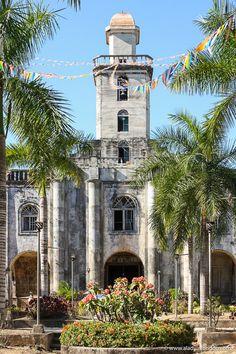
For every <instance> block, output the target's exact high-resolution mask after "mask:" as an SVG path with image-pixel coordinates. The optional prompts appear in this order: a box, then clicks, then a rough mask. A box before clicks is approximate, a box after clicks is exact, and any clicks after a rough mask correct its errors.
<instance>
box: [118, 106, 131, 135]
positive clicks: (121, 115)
mask: <svg viewBox="0 0 236 354" xmlns="http://www.w3.org/2000/svg"><path fill="white" fill-rule="evenodd" d="M117 117H118V132H128V131H129V115H128V112H127V111H125V110H123V111H120V112H118V116H117Z"/></svg>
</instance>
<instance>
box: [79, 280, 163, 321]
mask: <svg viewBox="0 0 236 354" xmlns="http://www.w3.org/2000/svg"><path fill="white" fill-rule="evenodd" d="M88 292H89V293H88V295H87V296H86V297H84V299H82V300H81V301H80V307H81V308H82V309H86V310H87V311H89V312H90V313H91V314H92V315H93V316H96V318H97V319H98V320H99V321H109V322H123V323H126V322H132V323H142V322H143V321H151V322H153V321H154V320H155V319H156V318H157V316H158V315H159V314H160V313H162V311H163V306H164V302H163V300H162V299H159V298H157V297H156V296H155V292H154V286H153V285H152V284H150V283H147V282H146V281H145V279H144V277H138V278H133V280H132V282H131V284H129V283H128V280H127V278H118V279H116V280H115V284H114V285H113V286H109V287H108V288H107V289H105V290H102V289H101V288H100V287H99V286H98V285H97V284H96V283H90V284H88Z"/></svg>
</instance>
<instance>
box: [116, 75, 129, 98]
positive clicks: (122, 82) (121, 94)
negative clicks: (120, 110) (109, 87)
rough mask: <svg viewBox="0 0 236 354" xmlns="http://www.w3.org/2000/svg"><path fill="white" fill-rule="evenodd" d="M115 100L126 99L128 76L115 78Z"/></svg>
mask: <svg viewBox="0 0 236 354" xmlns="http://www.w3.org/2000/svg"><path fill="white" fill-rule="evenodd" d="M117 86H118V89H117V101H127V100H128V78H127V77H125V76H124V77H119V78H118V79H117Z"/></svg>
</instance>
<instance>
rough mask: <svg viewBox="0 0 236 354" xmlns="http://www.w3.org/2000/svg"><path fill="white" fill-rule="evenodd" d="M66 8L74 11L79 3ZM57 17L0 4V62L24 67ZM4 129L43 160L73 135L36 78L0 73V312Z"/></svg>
mask: <svg viewBox="0 0 236 354" xmlns="http://www.w3.org/2000/svg"><path fill="white" fill-rule="evenodd" d="M68 4H69V5H70V6H74V8H75V9H78V8H79V5H80V1H79V0H73V1H72V0H71V1H68ZM57 19H58V11H50V10H49V7H48V6H44V4H43V2H39V3H34V2H29V1H12V0H7V1H5V0H4V1H3V0H1V1H0V60H1V61H5V62H6V63H7V64H10V63H14V65H16V66H17V67H22V68H24V67H26V66H27V65H28V64H29V62H30V60H31V59H33V58H34V56H35V54H36V53H37V52H38V50H39V49H40V47H41V46H42V44H43V43H44V42H45V40H46V39H48V38H49V39H52V38H53V37H54V34H55V32H56V30H57V29H58V27H59V26H58V21H57ZM9 131H11V133H12V134H13V135H14V136H15V137H16V138H17V140H18V141H20V143H21V144H24V145H25V144H26V145H29V146H31V147H33V148H35V150H38V153H39V154H40V155H41V158H42V159H43V158H44V157H45V151H47V148H48V145H47V143H48V141H49V142H50V145H51V146H53V144H54V142H55V141H58V139H57V137H58V136H66V137H68V138H69V137H70V136H71V135H72V133H73V129H72V126H71V120H70V114H69V109H68V104H67V102H66V100H65V99H64V98H63V97H62V96H61V94H60V93H58V92H57V91H55V90H53V89H52V88H49V87H47V86H46V85H45V83H44V82H43V81H41V79H38V80H34V81H30V80H28V79H23V78H20V77H18V76H14V77H12V76H11V75H10V74H9V73H5V72H4V73H3V72H1V73H0V312H1V311H2V309H3V308H4V306H5V268H6V264H5V259H6V160H5V140H6V137H7V134H8V132H9ZM44 147H45V148H46V149H45V150H44ZM40 155H39V156H40Z"/></svg>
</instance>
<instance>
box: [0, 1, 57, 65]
mask: <svg viewBox="0 0 236 354" xmlns="http://www.w3.org/2000/svg"><path fill="white" fill-rule="evenodd" d="M57 12H58V11H50V10H49V8H48V7H46V6H44V5H43V3H42V2H41V3H39V4H33V3H31V2H29V3H27V2H20V1H17V2H14V3H13V2H12V1H7V2H6V1H4V2H3V1H2V2H1V4H0V22H1V32H2V36H3V47H4V58H2V59H4V60H5V61H7V62H9V63H10V62H12V61H13V62H14V63H18V65H19V64H26V63H29V60H30V59H32V58H33V57H34V56H35V54H36V52H37V51H38V50H39V48H40V47H41V45H42V44H43V43H44V42H45V40H46V39H47V38H53V36H54V34H55V32H56V30H57V29H58V22H57Z"/></svg>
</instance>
